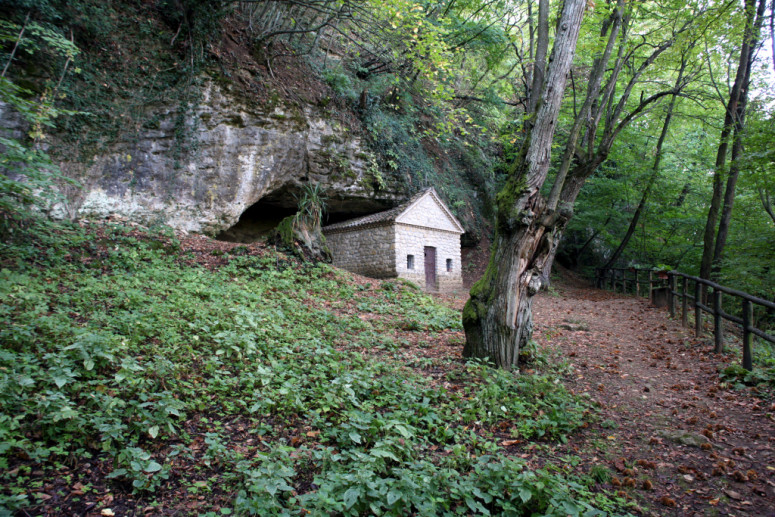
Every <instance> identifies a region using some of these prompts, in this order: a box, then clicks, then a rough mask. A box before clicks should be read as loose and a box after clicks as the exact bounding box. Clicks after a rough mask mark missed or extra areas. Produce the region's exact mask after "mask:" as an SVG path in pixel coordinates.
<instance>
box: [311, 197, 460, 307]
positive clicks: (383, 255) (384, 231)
mask: <svg viewBox="0 0 775 517" xmlns="http://www.w3.org/2000/svg"><path fill="white" fill-rule="evenodd" d="M463 233H464V230H463V227H462V225H461V224H460V222H459V221H458V220H457V219H456V218H455V216H453V215H452V212H450V210H449V208H447V207H446V205H445V204H444V203H443V202H442V201H441V199H440V198H439V195H438V194H437V193H436V191H435V190H434V189H433V188H429V189H427V190H424V191H422V192H419V193H417V194H415V195H414V196H413V197H412V198H411V199H409V200H408V201H407V202H405V203H404V204H402V205H399V206H397V207H395V208H393V209H390V210H387V211H385V212H379V213H376V214H372V215H367V216H364V217H358V218H356V219H350V220H349V221H343V222H341V223H336V224H332V225H330V226H326V227H324V228H323V234H324V235H325V237H326V242H327V244H328V248H329V249H330V250H331V254H332V256H333V262H334V265H335V266H337V267H340V268H342V269H346V270H348V271H351V272H353V273H357V274H360V275H364V276H369V277H372V278H395V277H398V278H405V279H407V280H411V281H412V282H414V283H416V284H417V285H419V286H421V287H423V288H424V289H425V290H426V291H429V292H449V291H455V290H460V289H462V288H463V277H462V271H461V265H462V264H461V260H460V236H461V235H462V234H463Z"/></svg>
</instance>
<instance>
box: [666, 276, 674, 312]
mask: <svg viewBox="0 0 775 517" xmlns="http://www.w3.org/2000/svg"><path fill="white" fill-rule="evenodd" d="M674 291H675V275H674V274H673V273H671V272H668V273H667V310H668V311H670V317H671V318H675V296H673V292H674Z"/></svg>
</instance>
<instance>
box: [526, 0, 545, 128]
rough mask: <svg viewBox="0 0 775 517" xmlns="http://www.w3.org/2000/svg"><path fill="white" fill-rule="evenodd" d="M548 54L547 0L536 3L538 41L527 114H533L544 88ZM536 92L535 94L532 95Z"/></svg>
mask: <svg viewBox="0 0 775 517" xmlns="http://www.w3.org/2000/svg"><path fill="white" fill-rule="evenodd" d="M548 52H549V0H539V2H538V39H537V41H536V54H535V62H534V63H533V77H532V80H531V85H530V94H529V97H528V104H527V112H528V113H533V112H534V110H535V108H536V104H537V103H538V99H539V94H538V92H540V91H541V90H543V87H544V74H545V73H546V54H547V53H548ZM533 92H536V93H533Z"/></svg>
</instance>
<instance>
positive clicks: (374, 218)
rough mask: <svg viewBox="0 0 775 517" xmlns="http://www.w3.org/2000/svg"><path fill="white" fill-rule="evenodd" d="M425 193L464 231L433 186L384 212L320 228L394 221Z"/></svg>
mask: <svg viewBox="0 0 775 517" xmlns="http://www.w3.org/2000/svg"><path fill="white" fill-rule="evenodd" d="M427 195H431V196H433V198H434V199H435V201H436V202H437V203H438V205H439V207H440V208H441V209H442V210H443V211H444V213H445V214H446V215H447V217H449V219H450V220H451V221H452V222H453V223H454V225H455V226H456V227H458V228H459V230H460V233H463V232H464V230H463V225H461V224H460V222H459V221H458V220H457V219H456V218H455V216H454V215H452V212H450V211H449V209H448V208H447V206H446V205H445V204H444V202H443V201H442V200H441V199H440V198H439V195H438V194H437V193H436V189H434V188H433V187H430V188H427V189H425V190H421V191H420V192H418V193H416V194H415V195H413V196H412V197H410V198H409V199H408V200H407V201H405V202H404V203H401V204H400V205H398V206H397V207H395V208H391V209H390V210H385V211H384V212H377V213H376V214H371V215H366V216H363V217H356V218H355V219H349V220H347V221H342V222H341V223H335V224H331V225H329V226H324V227H323V228H322V231H323V232H331V231H346V230H350V229H354V228H359V227H362V226H368V225H377V224H380V223H393V222H396V219H398V218H399V217H400V216H401V215H402V214H403V213H405V212H407V211H408V210H409V209H410V208H411V207H412V206H413V205H415V204H416V203H417V202H418V201H420V199H422V198H423V197H425V196H427Z"/></svg>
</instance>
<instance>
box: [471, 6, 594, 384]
mask: <svg viewBox="0 0 775 517" xmlns="http://www.w3.org/2000/svg"><path fill="white" fill-rule="evenodd" d="M585 7H586V0H565V3H564V5H563V10H562V15H561V18H560V22H559V24H558V25H557V27H558V28H557V34H556V37H555V44H554V47H553V49H552V57H551V59H550V60H549V61H550V65H549V70H548V73H547V74H546V82H545V85H543V86H542V87H541V88H540V91H534V92H533V94H534V95H537V94H539V93H540V95H541V97H540V99H538V101H537V102H536V103H535V111H534V112H533V113H532V116H533V119H532V121H531V124H530V125H529V126H528V128H527V132H526V135H525V139H524V142H523V146H522V150H521V152H520V156H519V157H518V158H517V160H516V162H515V163H514V165H513V167H512V171H511V173H510V174H509V179H508V181H507V183H506V186H505V187H504V188H503V189H502V190H501V191H500V192H499V193H498V196H497V204H498V216H497V224H496V230H495V239H494V247H493V252H492V254H491V255H490V262H489V265H488V267H487V271H486V272H485V275H484V277H483V278H482V279H481V280H479V281H478V282H477V283H476V284H475V285H474V286H473V288H472V289H471V298H470V299H469V300H468V302H467V303H466V306H465V309H464V310H463V327H464V328H465V332H466V345H465V348H464V350H463V355H464V356H466V357H479V358H487V359H490V360H492V361H493V362H494V363H495V364H496V365H497V366H499V367H502V368H506V369H510V368H512V367H514V366H516V364H517V361H518V357H519V349H520V346H522V345H524V344H525V343H526V342H527V341H528V340H529V339H530V337H531V336H532V297H533V296H534V295H535V294H536V293H537V292H538V291H539V289H540V288H541V285H542V283H543V282H544V276H543V267H544V263H545V261H546V260H547V259H548V258H549V255H550V251H551V249H552V241H551V236H552V235H553V231H552V230H553V228H554V227H555V226H557V225H558V224H562V214H560V213H559V212H551V213H550V212H547V211H546V203H545V201H544V200H543V198H542V196H541V194H540V192H539V190H540V188H541V186H542V185H543V183H544V181H546V175H547V172H548V170H549V162H550V156H551V144H552V139H553V137H554V129H555V126H556V122H557V115H558V113H559V110H560V104H561V102H562V96H563V93H564V91H565V83H566V79H567V76H568V71H569V70H570V66H571V63H572V61H573V55H574V53H575V49H576V41H577V39H578V34H579V27H580V25H581V19H582V16H583V13H584V8H585ZM540 40H541V38H539V41H540Z"/></svg>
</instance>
